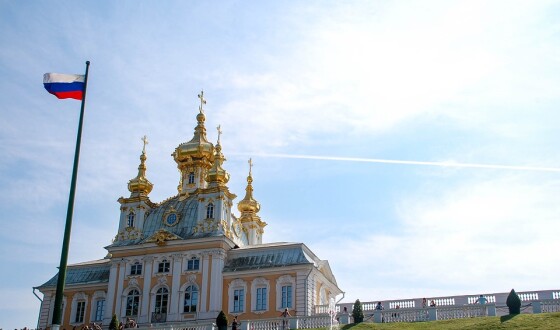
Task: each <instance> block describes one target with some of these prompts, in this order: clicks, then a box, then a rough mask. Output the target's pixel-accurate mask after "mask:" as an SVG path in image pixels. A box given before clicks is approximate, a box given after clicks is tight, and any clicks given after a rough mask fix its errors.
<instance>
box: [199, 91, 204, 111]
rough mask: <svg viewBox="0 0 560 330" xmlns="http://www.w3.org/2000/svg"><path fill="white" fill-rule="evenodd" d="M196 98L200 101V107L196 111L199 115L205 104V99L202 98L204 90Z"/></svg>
mask: <svg viewBox="0 0 560 330" xmlns="http://www.w3.org/2000/svg"><path fill="white" fill-rule="evenodd" d="M198 98H199V99H200V106H199V107H198V110H199V111H200V113H204V108H203V106H204V105H205V104H206V99H205V98H204V90H201V91H200V94H198Z"/></svg>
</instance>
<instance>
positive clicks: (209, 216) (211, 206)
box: [206, 203, 214, 219]
mask: <svg viewBox="0 0 560 330" xmlns="http://www.w3.org/2000/svg"><path fill="white" fill-rule="evenodd" d="M206 219H214V204H212V203H210V204H208V206H206Z"/></svg>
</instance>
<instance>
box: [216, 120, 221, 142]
mask: <svg viewBox="0 0 560 330" xmlns="http://www.w3.org/2000/svg"><path fill="white" fill-rule="evenodd" d="M216 129H217V130H218V144H220V135H222V125H218V127H216Z"/></svg>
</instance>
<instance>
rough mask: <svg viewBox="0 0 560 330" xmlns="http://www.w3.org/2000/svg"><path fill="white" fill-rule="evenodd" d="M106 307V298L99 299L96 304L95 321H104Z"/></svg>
mask: <svg viewBox="0 0 560 330" xmlns="http://www.w3.org/2000/svg"><path fill="white" fill-rule="evenodd" d="M104 309H105V299H102V300H98V301H97V302H96V304H95V321H103V310H104Z"/></svg>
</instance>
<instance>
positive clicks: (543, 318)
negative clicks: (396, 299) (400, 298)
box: [342, 313, 560, 330]
mask: <svg viewBox="0 0 560 330" xmlns="http://www.w3.org/2000/svg"><path fill="white" fill-rule="evenodd" d="M375 329H411V330H424V329H426V330H427V329H430V330H432V329H436V330H437V329H442V330H443V329H445V330H456V329H477V330H479V329H480V330H487V329H516V330H524V329H527V330H529V329H531V330H532V329H560V313H543V314H520V315H506V316H502V317H498V316H494V317H477V318H469V319H457V320H445V321H431V322H417V323H360V324H349V325H346V326H344V327H343V328H342V330H375Z"/></svg>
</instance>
